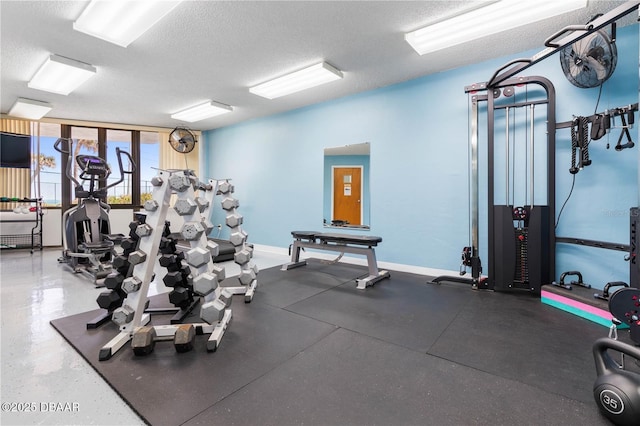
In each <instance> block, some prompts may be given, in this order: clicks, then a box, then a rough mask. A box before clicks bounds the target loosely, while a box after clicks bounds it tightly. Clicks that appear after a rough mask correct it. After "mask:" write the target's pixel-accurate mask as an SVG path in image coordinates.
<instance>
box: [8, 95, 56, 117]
mask: <svg viewBox="0 0 640 426" xmlns="http://www.w3.org/2000/svg"><path fill="white" fill-rule="evenodd" d="M51 108H53V107H52V106H51V104H49V103H46V102H41V101H34V100H33V99H25V98H18V100H17V101H16V103H15V104H13V106H12V107H11V109H10V110H9V114H8V115H10V116H12V117H19V118H27V119H29V120H39V119H41V118H42V117H44V116H45V115H46V114H47V113H48V112H49V111H51Z"/></svg>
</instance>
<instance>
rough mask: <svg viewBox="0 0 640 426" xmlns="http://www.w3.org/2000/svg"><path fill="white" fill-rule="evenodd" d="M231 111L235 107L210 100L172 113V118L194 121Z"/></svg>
mask: <svg viewBox="0 0 640 426" xmlns="http://www.w3.org/2000/svg"><path fill="white" fill-rule="evenodd" d="M231 111H233V108H232V107H230V106H229V105H225V104H221V103H218V102H213V101H208V102H205V103H203V104H200V105H196V106H193V107H191V108H187V109H185V110H182V111H179V112H176V113H175V114H171V118H174V119H176V120H180V121H187V122H189V123H193V122H194V121H200V120H204V119H205V118H211V117H215V116H216V115H222V114H226V113H228V112H231Z"/></svg>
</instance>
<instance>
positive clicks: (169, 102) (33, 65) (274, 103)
mask: <svg viewBox="0 0 640 426" xmlns="http://www.w3.org/2000/svg"><path fill="white" fill-rule="evenodd" d="M522 1H525V0H522ZM473 3H475V2H473V1H408V2H405V1H337V2H332V1H284V2H276V1H184V2H183V3H181V4H180V5H178V6H177V7H176V8H175V9H174V10H173V11H172V12H171V13H170V14H169V15H167V16H166V17H165V18H163V19H162V20H161V21H160V22H159V23H158V24H157V25H156V26H154V27H153V28H152V29H151V30H149V31H148V32H147V33H145V34H144V35H143V36H142V37H140V38H139V39H138V40H136V41H134V42H133V43H132V44H130V45H129V47H127V48H122V47H119V46H116V45H113V44H110V43H107V42H105V41H102V40H99V39H97V38H93V37H90V36H88V35H86V34H83V33H80V32H77V31H74V30H73V28H72V24H73V21H74V20H75V19H76V18H77V17H78V16H79V15H80V13H81V12H82V10H83V9H84V7H85V5H86V4H87V2H86V1H6V0H2V1H0V19H1V26H0V31H1V34H0V43H1V44H0V47H1V55H2V57H1V59H2V60H1V65H0V73H1V77H2V80H1V85H0V89H1V105H0V112H2V113H4V114H6V113H7V112H8V110H9V109H10V108H11V106H12V105H13V103H14V102H15V100H16V98H18V97H23V98H29V99H35V100H40V101H45V102H49V103H51V104H53V110H52V111H51V112H50V113H49V114H48V115H47V117H51V118H61V119H72V120H88V121H99V122H105V123H120V124H132V125H142V126H157V127H167V128H173V127H175V126H176V125H179V124H184V123H180V122H179V121H176V120H173V119H171V118H170V117H169V115H170V114H171V113H174V112H177V111H179V110H182V109H184V108H187V107H190V106H193V105H196V104H198V103H201V102H205V101H207V100H215V101H217V102H221V103H225V104H228V105H232V106H233V107H234V108H235V111H234V112H233V113H230V114H226V115H223V116H220V117H214V118H211V119H208V120H203V121H200V122H197V123H190V124H188V125H189V127H191V128H192V129H195V130H206V129H213V128H217V127H222V126H227V125H230V124H233V123H237V122H240V121H245V120H249V119H252V118H256V117H261V116H266V115H271V114H275V113H278V112H283V111H288V110H292V109H295V108H300V107H303V106H306V105H311V104H315V103H318V102H323V101H327V100H330V99H335V98H339V97H342V96H346V95H350V94H354V93H358V92H362V91H366V90H371V89H374V88H378V87H383V86H387V85H390V84H394V83H398V82H402V81H406V80H410V79H413V78H416V77H420V76H424V75H428V74H433V73H437V72H441V71H445V70H448V69H452V68H456V67H460V66H464V65H469V64H473V63H477V62H481V61H483V60H487V59H491V58H496V57H501V56H504V55H509V54H514V53H517V52H522V51H525V50H529V49H535V48H542V47H543V42H544V39H545V38H546V37H547V36H549V35H550V34H553V33H555V32H556V31H558V30H559V29H561V28H563V27H565V26H566V25H574V24H583V23H585V22H587V21H588V20H589V19H590V18H591V17H593V16H594V15H595V14H597V13H606V12H608V11H610V10H611V9H613V8H615V7H616V6H618V5H620V4H622V3H624V2H623V1H593V0H592V1H590V2H589V6H588V7H587V8H586V9H584V10H581V11H579V12H576V13H572V14H568V15H564V16H560V17H557V18H553V19H550V20H548V21H545V22H542V23H536V24H530V25H526V26H524V27H521V28H519V29H516V30H512V31H507V32H504V33H502V34H499V35H495V36H489V37H485V38H483V39H480V40H476V41H474V42H471V43H468V44H466V45H463V46H457V47H453V48H450V49H446V50H442V51H440V52H436V53H433V54H430V55H425V56H419V55H418V54H416V53H415V52H414V51H413V49H411V47H410V46H409V45H408V44H407V43H406V42H405V41H404V33H405V32H407V31H411V30H415V29H417V28H420V27H421V26H424V25H425V24H426V23H429V22H432V21H434V20H438V19H441V18H443V17H446V16H448V15H451V14H453V13H455V12H456V11H460V10H463V9H466V8H468V7H470V6H471V5H472V4H473ZM531 3H532V4H535V3H536V2H535V1H532V2H531ZM532 7H535V6H532ZM636 20H637V14H633V13H632V14H630V15H627V17H625V18H624V19H623V20H622V21H621V22H619V23H618V24H619V25H628V24H632V23H635V22H636ZM52 53H54V54H57V55H61V56H66V57H68V58H73V59H76V60H78V61H82V62H86V63H89V64H92V65H93V66H95V67H96V68H97V69H98V72H97V75H96V76H94V77H92V78H91V79H89V80H88V81H87V82H86V83H85V84H83V85H82V86H81V87H80V88H79V89H77V90H76V91H74V92H72V93H71V94H70V95H68V96H62V95H56V94H52V93H47V92H43V91H39V90H35V89H30V88H28V87H27V81H28V80H29V79H30V78H31V77H32V76H33V74H34V73H35V71H36V70H37V68H38V67H39V66H40V65H41V64H42V63H43V62H44V60H45V59H46V58H47V57H48V55H49V54H52ZM320 61H327V62H329V63H330V64H332V65H333V66H335V67H336V68H338V69H340V70H342V71H343V72H344V79H342V80H340V81H337V82H333V83H330V84H327V85H324V86H320V87H318V88H315V89H311V90H308V91H304V92H300V93H297V94H293V95H289V96H285V97H283V98H279V99H276V100H267V99H263V98H261V97H258V96H255V95H253V94H251V93H249V91H248V90H247V89H248V87H249V86H252V85H255V84H257V83H261V82H264V81H266V80H269V79H272V78H275V77H278V76H280V75H282V74H284V73H287V72H290V71H295V70H297V69H300V68H303V67H305V66H308V65H312V64H314V63H317V62H320ZM489 77H490V76H487V77H486V78H489ZM470 83H472V82H470Z"/></svg>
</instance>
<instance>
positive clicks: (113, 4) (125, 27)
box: [73, 0, 181, 47]
mask: <svg viewBox="0 0 640 426" xmlns="http://www.w3.org/2000/svg"><path fill="white" fill-rule="evenodd" d="M180 3H181V2H180V1H164V0H163V1H157V0H136V1H129V0H127V1H104V0H92V1H91V3H89V4H88V5H87V7H86V8H85V9H84V10H83V11H82V14H81V15H80V17H79V18H78V19H77V20H76V21H75V22H74V23H73V29H74V30H76V31H80V32H83V33H85V34H89V35H90V36H93V37H97V38H99V39H102V40H105V41H108V42H110V43H113V44H117V45H118V46H122V47H127V46H128V45H129V44H131V43H132V42H133V41H134V40H136V39H137V38H138V37H140V36H141V35H142V34H144V33H145V32H146V31H147V30H149V28H151V27H152V26H154V25H155V24H156V23H157V22H158V21H160V20H161V19H162V18H163V17H164V16H165V15H166V14H167V13H169V12H171V11H172V10H173V8H175V7H176V6H177V5H178V4H180Z"/></svg>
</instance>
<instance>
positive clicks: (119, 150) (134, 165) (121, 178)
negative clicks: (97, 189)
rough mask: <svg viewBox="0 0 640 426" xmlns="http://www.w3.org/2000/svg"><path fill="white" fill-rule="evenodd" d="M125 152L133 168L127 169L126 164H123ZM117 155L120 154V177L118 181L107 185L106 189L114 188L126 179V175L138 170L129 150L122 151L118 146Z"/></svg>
mask: <svg viewBox="0 0 640 426" xmlns="http://www.w3.org/2000/svg"><path fill="white" fill-rule="evenodd" d="M123 154H124V155H126V156H127V158H128V159H129V164H130V165H131V170H125V169H124V166H123V165H122V155H123ZM116 155H117V156H118V168H119V169H120V179H118V180H117V181H116V182H113V183H112V184H110V185H107V186H106V187H105V189H109V188H113V187H114V186H116V185H118V184H120V183H122V182H123V181H124V175H131V174H133V173H134V172H135V171H136V163H134V162H133V158H131V154H129V153H128V152H127V151H122V150H121V149H120V147H116Z"/></svg>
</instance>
